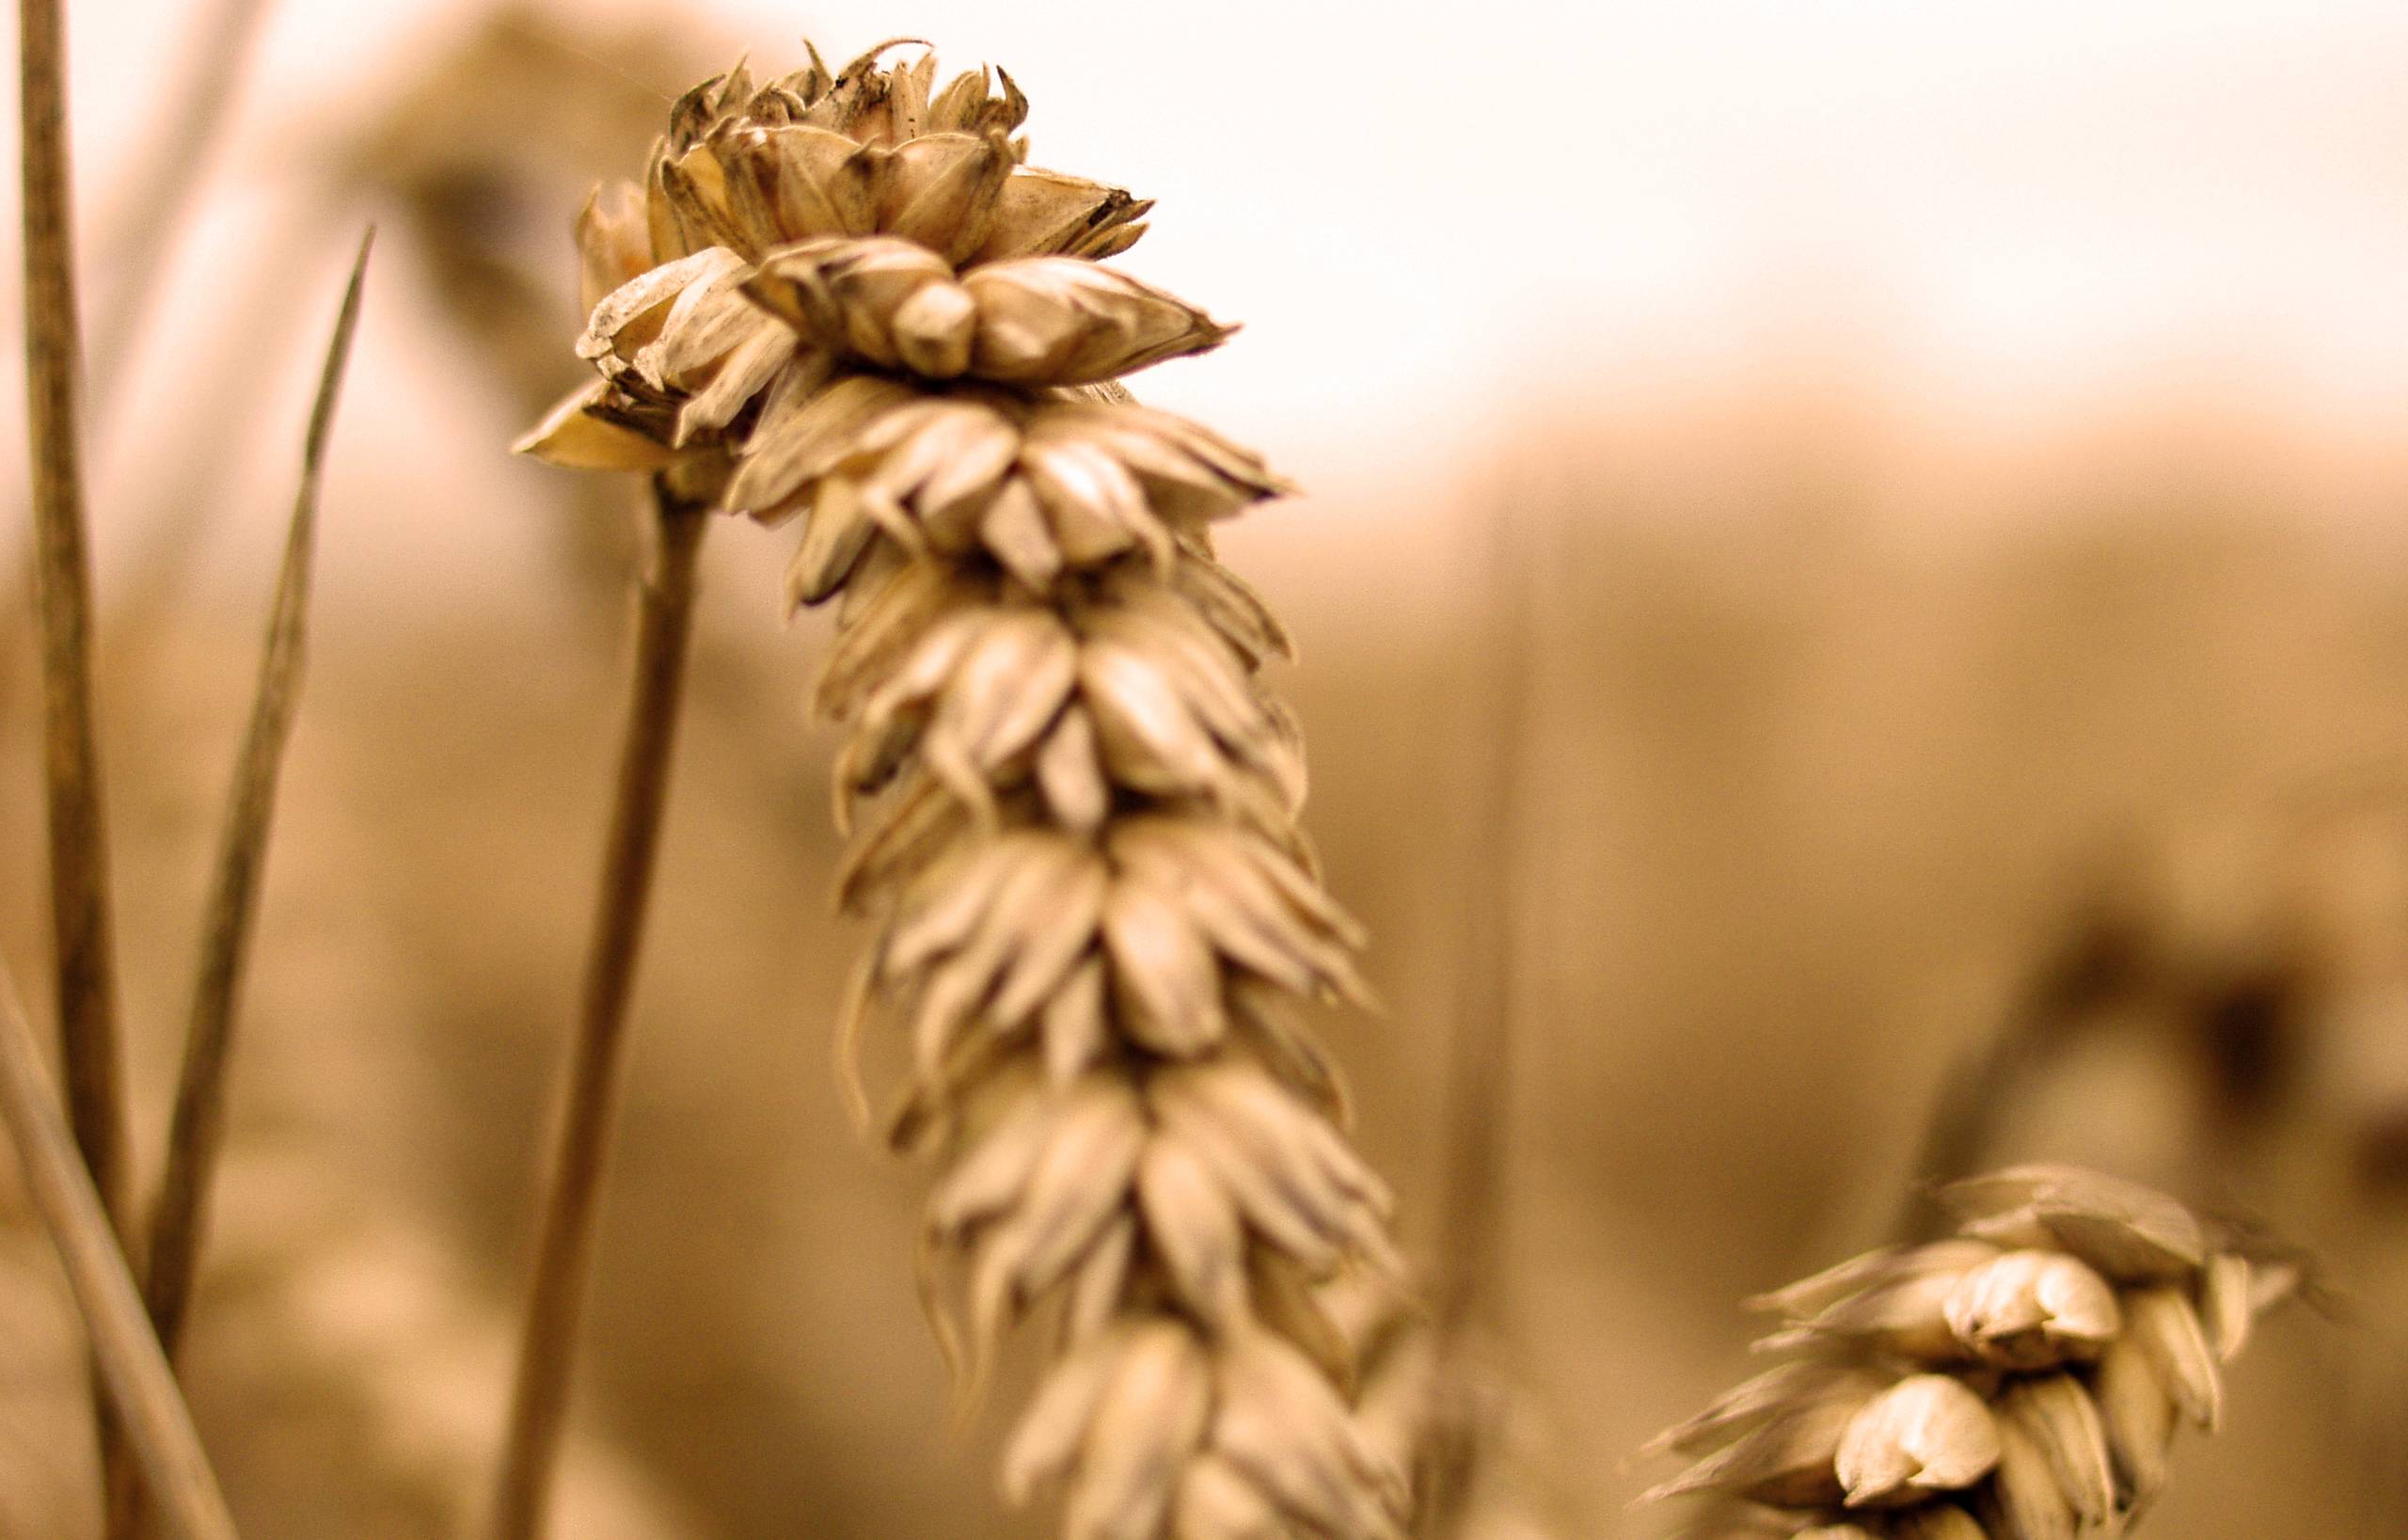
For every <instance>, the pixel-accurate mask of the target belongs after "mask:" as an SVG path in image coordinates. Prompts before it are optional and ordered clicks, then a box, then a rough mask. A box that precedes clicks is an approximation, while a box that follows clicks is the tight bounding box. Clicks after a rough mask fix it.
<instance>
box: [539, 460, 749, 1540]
mask: <svg viewBox="0 0 2408 1540" xmlns="http://www.w3.org/2000/svg"><path fill="white" fill-rule="evenodd" d="M653 490H654V496H655V501H656V506H657V532H658V536H659V544H658V549H657V552H656V556H657V569H656V570H655V571H654V573H653V574H652V576H651V578H650V579H649V580H648V581H647V582H645V584H644V585H643V594H642V612H641V615H640V617H639V623H638V627H637V634H636V660H635V680H634V689H633V691H632V694H631V698H630V700H629V701H628V705H627V723H626V737H625V739H624V741H623V742H622V744H621V747H620V757H619V773H618V780H617V787H616V791H615V794H614V796H613V798H612V802H611V809H610V833H609V834H608V836H607V838H606V841H605V845H604V852H603V861H602V880H601V885H600V898H599V902H598V906H597V910H596V913H595V915H594V930H593V936H592V941H591V944H590V945H589V947H588V950H587V953H586V963H585V982H584V989H583V992H582V994H581V996H580V1001H579V1009H578V1035H577V1040H576V1043H575V1045H574V1048H573V1050H572V1053H571V1058H570V1064H569V1076H568V1085H567V1088H566V1091H565V1094H564V1096H563V1098H562V1110H561V1116H560V1128H559V1132H558V1135H557V1137H556V1139H555V1141H554V1144H553V1149H552V1158H551V1166H550V1170H549V1176H548V1179H547V1182H546V1184H545V1188H544V1199H543V1212H542V1215H541V1216H540V1217H539V1219H538V1221H537V1229H536V1246H535V1263H534V1273H533V1278H532V1281H531V1284H530V1287H529V1291H528V1292H529V1302H528V1307H527V1316H526V1324H525V1329H524V1333H523V1335H522V1336H521V1338H520V1341H519V1346H518V1360H517V1372H516V1377H515V1381H514V1384H513V1388H512V1392H511V1400H510V1413H509V1423H508V1432H507V1435H506V1443H505V1446H504V1449H503V1453H502V1463H501V1473H500V1479H499V1485H498V1487H497V1489H496V1496H495V1503H494V1518H493V1532H494V1533H495V1534H496V1535H497V1536H501V1537H506V1540H517V1537H523V1536H529V1535H533V1534H537V1533H540V1532H542V1530H543V1524H544V1515H545V1509H546V1504H547V1500H548V1499H549V1495H550V1491H551V1485H552V1471H553V1468H554V1467H555V1466H556V1465H557V1464H558V1463H559V1457H560V1447H561V1439H562V1431H563V1429H564V1426H565V1422H566V1419H567V1413H568V1392H569V1372H570V1368H571V1365H572V1362H573V1360H574V1358H575V1356H576V1345H577V1329H578V1323H579V1322H580V1321H581V1320H582V1319H583V1316H584V1305H585V1288H586V1278H587V1274H588V1273H589V1272H590V1271H591V1262H592V1255H593V1250H594V1217H595V1214H596V1210H597V1207H598V1205H599V1202H600V1199H601V1192H602V1168H603V1161H604V1156H605V1155H606V1153H607V1151H608V1145H609V1140H610V1126H611V1123H612V1122H613V1120H614V1119H615V1118H616V1115H617V1111H618V1103H619V1082H620V1075H621V1071H622V1069H623V1067H624V1063H625V1059H626V1023H627V1007H628V1003H629V1001H630V1000H631V999H632V997H633V994H634V990H635V968H636V961H637V957H638V955H639V953H640V951H641V949H642V941H643V923H644V915H645V912H646V910H647V908H648V907H649V900H650V897H651V894H652V877H653V870H654V867H655V865H657V859H658V855H659V849H660V818H661V813H662V810H663V808H664V806H665V805H666V803H667V801H668V795H669V766H670V755H671V750H672V749H673V747H674V746H675V742H676V724H677V718H678V714H679V706H680V704H681V702H682V699H683V696H684V691H685V677H686V658H687V654H688V652H689V650H690V648H691V643H692V640H693V618H694V594H695V563H696V559H697V557H698V556H699V555H700V554H701V550H702V541H703V532H704V530H705V512H706V510H705V504H703V503H701V502H699V501H696V500H694V499H693V498H691V497H689V495H687V493H686V492H684V491H683V490H681V489H680V484H679V483H678V481H677V479H676V478H675V477H673V475H671V474H670V473H668V472H663V473H662V474H661V475H659V476H657V477H656V478H655V479H654V488H653Z"/></svg>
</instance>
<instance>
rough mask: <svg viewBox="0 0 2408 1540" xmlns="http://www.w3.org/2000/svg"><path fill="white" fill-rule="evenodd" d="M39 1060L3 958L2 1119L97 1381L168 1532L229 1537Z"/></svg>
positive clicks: (196, 1440)
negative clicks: (96, 1367)
mask: <svg viewBox="0 0 2408 1540" xmlns="http://www.w3.org/2000/svg"><path fill="white" fill-rule="evenodd" d="M40 1061H41V1050H40V1048H39V1047H38V1046H37V1045H36V1044H35V1042H34V1036H33V1029H32V1028H31V1027H30V1026H28V1025H27V1024H26V1023H25V1017H24V1008H23V1007H22V1006H21V1005H20V1004H19V1003H18V1000H17V991H16V984H15V981H14V980H13V979H12V978H11V977H10V976H9V975H8V968H7V966H6V964H0V1120H5V1121H6V1122H7V1124H8V1137H9V1140H10V1142H11V1143H13V1144H14V1145H15V1147H16V1151H17V1160H18V1164H19V1165H20V1166H21V1167H23V1169H24V1182H25V1189H26V1191H27V1193H28V1194H29V1195H30V1196H31V1198H32V1199H33V1204H34V1207H35V1209H36V1210H37V1211H38V1212H39V1213H40V1215H41V1218H42V1223H43V1225H44V1226H45V1227H46V1228H47V1229H48V1230H49V1231H50V1238H51V1242H52V1244H53V1245H54V1246H56V1247H57V1248H58V1259H59V1262H61V1263H62V1264H63V1266H64V1268H65V1271H66V1274H67V1283H68V1287H69V1289H70V1290H71V1292H72V1294H74V1296H75V1304H76V1308H77V1309H78V1310H81V1311H82V1312H83V1316H84V1324H85V1329H86V1331H87V1333H88V1335H89V1336H90V1338H91V1342H92V1352H93V1356H94V1357H95V1358H96V1359H97V1360H98V1361H99V1364H100V1369H101V1381H102V1384H103V1386H104V1387H105V1388H106V1390H107V1393H108V1398H109V1402H110V1405H113V1406H114V1407H115V1408H116V1410H117V1414H118V1419H119V1426H120V1427H121V1428H122V1429H123V1430H124V1434H125V1440H126V1443H127V1446H128V1447H129V1448H130V1449H131V1450H132V1452H133V1456H134V1458H135V1461H136V1462H137V1463H138V1464H139V1466H140V1467H141V1469H142V1473H143V1476H144V1479H145V1480H146V1481H148V1482H149V1484H150V1490H151V1491H152V1492H154V1493H156V1494H157V1500H158V1503H159V1509H160V1512H161V1514H162V1515H163V1516H165V1518H166V1521H167V1523H168V1526H169V1532H171V1533H172V1534H174V1535H176V1536H179V1537H180V1540H234V1520H233V1518H232V1516H230V1514H229V1513H228V1512H227V1508H226V1499H225V1497H224V1495H223V1494H222V1493H221V1492H220V1491H219V1490H218V1486H217V1478H216V1477H215V1476H214V1474H212V1473H211V1471H210V1469H209V1459H208V1456H207V1455H206V1454H205V1453H203V1452H202V1450H201V1447H200V1436H199V1435H198V1433H196V1432H195V1431H194V1430H193V1425H192V1414H191V1413H190V1411H188V1410H187V1409H186V1408H185V1406H184V1403H183V1397H182V1395H181V1394H180V1393H179V1392H178V1391H177V1389H176V1380H175V1375H174V1373H172V1372H171V1371H170V1370H169V1369H168V1367H167V1356H166V1353H165V1352H163V1351H161V1349H160V1346H159V1339H158V1338H157V1337H156V1336H155V1335H154V1334H153V1333H152V1332H151V1330H150V1320H149V1318H148V1317H147V1316H145V1315H144V1314H143V1310H142V1298H141V1295H140V1294H136V1293H135V1287H134V1275H133V1272H132V1271H131V1270H130V1269H129V1268H128V1267H127V1266H126V1261H125V1252H124V1251H123V1249H122V1248H121V1247H119V1245H118V1241H117V1236H116V1234H115V1232H114V1231H113V1230H111V1229H110V1226H109V1220H108V1215H106V1214H105V1213H104V1212H103V1209H102V1207H101V1200H100V1195H99V1193H98V1192H97V1191H96V1190H95V1189H94V1187H93V1185H92V1180H91V1176H90V1173H89V1172H88V1171H87V1170H86V1168H85V1167H84V1163H83V1162H82V1160H81V1159H80V1158H78V1155H77V1152H76V1150H75V1146H74V1143H73V1139H72V1136H71V1135H70V1134H69V1133H68V1130H67V1126H66V1124H65V1123H64V1122H63V1121H62V1120H61V1119H60V1117H59V1113H58V1106H57V1103H56V1101H55V1098H54V1095H53V1092H52V1090H51V1088H50V1086H49V1084H48V1082H47V1076H45V1075H44V1074H43V1072H42V1068H41V1062H40Z"/></svg>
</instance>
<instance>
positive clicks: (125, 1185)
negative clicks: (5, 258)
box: [17, 0, 133, 1492]
mask: <svg viewBox="0 0 2408 1540" xmlns="http://www.w3.org/2000/svg"><path fill="white" fill-rule="evenodd" d="M17 23H18V48H17V66H18V99H17V100H18V107H19V111H20V114H21V116H22V119H23V121H22V128H21V132H22V140H21V150H22V154H23V181H22V183H20V185H21V186H22V187H23V189H24V195H23V203H24V208H23V213H24V236H25V430H26V434H27V437H28V440H29V442H28V453H27V457H26V458H27V463H28V465H29V467H30V470H31V480H32V500H33V520H34V553H33V565H34V592H35V608H36V611H37V612H38V614H39V617H40V630H41V655H42V666H41V677H42V747H43V764H44V773H43V782H44V788H45V794H46V800H47V803H48V816H49V825H50V903H51V928H52V934H53V938H54V945H55V973H54V976H53V987H54V992H55V1004H56V1009H57V1016H58V1034H59V1042H60V1047H61V1053H60V1059H59V1062H60V1066H61V1068H62V1070H63V1071H64V1072H65V1078H66V1082H67V1117H68V1122H69V1125H70V1126H71V1128H72V1129H73V1131H74V1135H75V1143H76V1146H77V1148H78V1149H79V1150H80V1151H82V1152H83V1157H84V1164H85V1167H86V1168H87V1170H88V1171H89V1172H90V1175H91V1182H92V1187H93V1190H94V1191H95V1192H96V1193H97V1194H98V1195H99V1200H100V1204H101V1210H102V1212H103V1214H104V1215H107V1216H108V1219H109V1221H110V1223H111V1224H112V1225H113V1226H114V1227H115V1228H116V1230H117V1233H118V1235H119V1239H120V1240H121V1241H123V1242H124V1243H125V1244H126V1245H127V1246H132V1244H133V1240H132V1237H133V1214H132V1212H131V1209H130V1207H129V1199H130V1192H131V1177H130V1171H129V1168H128V1167H129V1157H128V1154H127V1147H126V1126H125V1125H126V1118H125V1106H124V1102H125V1089H124V1085H123V1073H122V1071H121V1069H120V1067H119V1045H118V1006H117V958H116V941H115V937H114V933H113V926H112V924H111V920H110V906H109V876H108V872H109V859H108V834H107V818H106V816H105V813H104V809H103V791H102V777H101V754H100V742H99V733H98V729H97V725H96V722H95V718H96V715H97V713H96V712H95V710H94V708H93V704H92V574H91V561H90V557H89V555H88V553H87V548H86V540H85V512H84V468H83V443H82V433H81V428H80V421H79V419H80V412H81V406H82V400H81V397H82V393H83V334H82V331H81V329H80V326H79V325H78V319H77V314H76V296H75V231H74V222H73V221H74V207H75V203H74V181H73V172H72V170H71V165H70V159H69V153H68V143H67V57H66V56H67V40H66V26H65V19H64V17H63V16H62V15H61V7H60V0H21V3H20V4H19V6H18V7H17ZM96 1399H97V1401H98V1404H99V1406H100V1410H99V1412H98V1416H99V1420H100V1421H99V1436H100V1450H101V1466H102V1483H103V1491H111V1492H113V1491H116V1490H119V1489H120V1487H121V1485H122V1483H121V1480H120V1479H119V1477H118V1475H117V1474H116V1472H117V1470H118V1469H119V1466H120V1465H121V1464H122V1462H123V1458H124V1454H123V1450H122V1447H121V1445H120V1442H119V1436H118V1431H117V1429H116V1428H115V1427H114V1426H113V1425H112V1423H111V1420H110V1418H109V1415H108V1412H107V1409H106V1398H105V1397H98V1398H96Z"/></svg>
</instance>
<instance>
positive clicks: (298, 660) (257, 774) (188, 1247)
mask: <svg viewBox="0 0 2408 1540" xmlns="http://www.w3.org/2000/svg"><path fill="white" fill-rule="evenodd" d="M374 240H375V233H374V231H373V230H371V231H370V232H369V234H368V235H367V236H365V237H364V238H363V239H362V240H361V241H360V243H359V255H358V258H357V259H356V261H355V262H353V264H352V269H351V281H350V284H349V286H348V287H347V288H346V289H345V290H344V291H343V296H342V309H341V313H340V314H339V315H338V316H337V318H336V321H335V329H334V338H333V341H331V342H330V343H329V344H328V346H327V349H326V361H325V370H324V372H323V373H321V374H320V375H319V377H318V392H317V398H316V400H315V402H314V403H313V404H312V405H311V407H310V410H309V433H308V436H307V437H306V438H305V440H304V443H303V449H302V454H301V483H300V489H299V491H298V492H297V493H296V494H295V496H294V498H293V519H292V523H291V525H290V526H289V528H288V530H287V532H286V535H285V542H284V560H283V565H282V568H281V570H280V571H279V573H278V574H277V583H276V597H275V601H274V604H273V606H272V608H271V611H270V613H269V617H268V627H267V643H266V646H265V649H264V652H263V654H262V656H261V660H260V675H259V688H258V691H257V693H256V695H255V696H254V697H253V699H252V702H251V719H250V727H249V730H248V732H247V733H246V737H245V738H244V741H243V751H242V757H241V758H240V760H239V761H238V762H237V764H236V767H235V771H234V788H233V795H232V798H231V800H230V804H229V806H228V808H227V814H226V827H225V832H224V836H223V840H222V843H221V844H220V846H219V849H218V858H217V866H216V873H215V877H214V880H213V881H212V884H211V888H210V897H209V910H208V914H207V918H206V919H205V920H204V922H203V924H202V927H201V953H200V966H199V971H198V983H197V984H196V986H195V988H194V992H193V1004H192V1019H191V1024H190V1025H189V1027H188V1028H187V1031H186V1035H185V1039H184V1058H183V1069H182V1075H181V1076H180V1078H179V1080H178V1083H177V1086H176V1108H175V1116H174V1119H173V1120H172V1122H171V1123H170V1124H169V1126H168V1134H167V1157H166V1172H165V1174H164V1175H163V1177H162V1178H161V1181H160V1189H159V1200H158V1203H157V1205H156V1206H155V1207H154V1208H153V1209H152V1210H151V1214H150V1269H149V1272H148V1274H147V1276H146V1278H145V1289H144V1294H145V1296H146V1298H147V1300H148V1302H149V1304H150V1320H151V1324H152V1325H153V1326H156V1327H157V1328H158V1333H159V1341H160V1342H161V1344H162V1345H163V1346H164V1347H165V1348H166V1352H167V1356H168V1357H169V1358H170V1359H173V1358H174V1357H175V1355H176V1351H177V1347H178V1344H179V1342H180V1341H181V1339H182V1334H183V1324H184V1316H185V1310H186V1308H187V1306H188V1305H189V1303H190V1300H191V1294H192V1281H193V1275H194V1273H195V1271H196V1268H197V1264H198V1258H199V1252H200V1239H201V1232H202V1229H203V1227H204V1225H205V1223H206V1221H207V1217H208V1206H209V1189H210V1181H211V1178H212V1176H213V1175H214V1172H215V1169H216V1165H217V1155H218V1149H219V1146H220V1144H221V1142H222V1137H223V1135H224V1130H225V1121H226V1079H227V1073H226V1072H227V1067H228V1064H229V1062H230V1055H231V1050H232V1047H233V1039H234V1020H235V1011H236V1008H237V1005H238V1004H239V1001H240V998H241V992H242V985H243V976H244V971H245V965H246V962H247V961H248V957H249V952H250V939H251V932H252V930H253V929H254V927H255V925H256V923H257V919H258V915H259V904H260V876H261V871H262V869H263V868H264V867H265V865H266V862H267V846H268V834H269V831H270V828H271V826H272V824H273V822H274V818H275V813H276V791H277V774H278V771H279V770H281V768H282V766H283V762H284V750H285V745H286V743H287V742H288V741H289V740H290V739H291V737H292V731H293V713H294V711H295V709H296V708H297V706H299V704H300V697H301V683H302V676H303V672H304V667H305V663H306V659H307V653H308V643H309V578H310V568H311V564H312V559H313V556H314V553H315V548H316V542H317V525H318V492H319V485H320V481H321V478H322V475H323V472H324V469H325V455H326V442H327V438H328V437H329V435H330V432H331V430H332V428H333V425H334V413H335V404H336V399H337V397H338V396H339V395H340V394H341V387H342V375H343V370H344V367H345V365H346V364H347V362H348V361H349V359H350V357H351V342H352V337H353V334H354V333H355V331H356V329H357V327H358V323H359V301H360V294H361V290H362V288H363V286H364V284H365V281H366V279H367V276H368V253H369V249H370V247H371V246H372V244H373V242H374Z"/></svg>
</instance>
